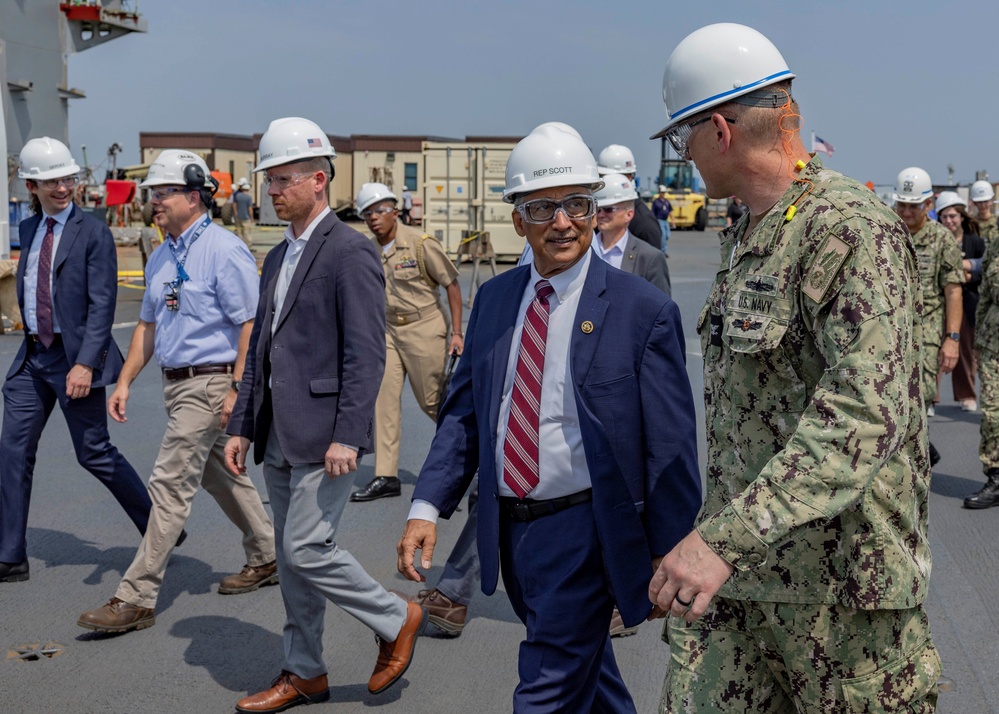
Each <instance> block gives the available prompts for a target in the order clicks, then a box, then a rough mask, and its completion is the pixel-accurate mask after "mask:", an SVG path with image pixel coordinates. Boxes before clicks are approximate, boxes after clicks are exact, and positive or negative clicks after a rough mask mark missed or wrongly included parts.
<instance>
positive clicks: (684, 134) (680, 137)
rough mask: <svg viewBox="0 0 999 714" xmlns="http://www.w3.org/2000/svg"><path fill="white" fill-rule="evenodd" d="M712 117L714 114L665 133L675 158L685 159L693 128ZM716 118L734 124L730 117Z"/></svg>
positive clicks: (674, 127)
mask: <svg viewBox="0 0 999 714" xmlns="http://www.w3.org/2000/svg"><path fill="white" fill-rule="evenodd" d="M714 115H715V113H712V114H708V115H707V116H705V117H701V118H700V119H695V120H694V121H691V122H684V123H682V124H677V125H676V126H673V127H670V128H669V129H668V130H667V131H666V138H667V139H668V140H669V143H670V145H671V146H672V147H673V151H675V152H676V155H677V156H679V157H680V158H686V156H687V142H689V141H690V137H691V135H692V134H693V133H694V128H695V127H698V126H700V125H701V124H704V123H705V122H709V121H711V117H713V116H714ZM718 116H720V117H721V118H722V119H724V120H725V121H727V122H728V123H729V124H735V123H736V121H735V119H733V118H732V117H727V116H724V115H722V114H719V115H718Z"/></svg>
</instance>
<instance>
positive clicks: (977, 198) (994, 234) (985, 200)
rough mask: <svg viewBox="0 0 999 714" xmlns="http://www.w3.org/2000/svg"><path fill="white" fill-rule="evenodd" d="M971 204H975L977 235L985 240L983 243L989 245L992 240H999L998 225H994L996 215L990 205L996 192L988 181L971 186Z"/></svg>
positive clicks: (976, 182) (994, 198)
mask: <svg viewBox="0 0 999 714" xmlns="http://www.w3.org/2000/svg"><path fill="white" fill-rule="evenodd" d="M969 198H970V199H971V202H972V203H973V204H975V209H976V210H977V215H976V216H975V220H976V221H978V235H980V236H981V237H982V238H984V239H985V243H986V244H988V243H991V242H992V239H993V238H999V225H997V223H996V215H995V213H993V211H992V204H993V202H994V201H995V200H996V190H995V189H994V188H993V187H992V184H991V183H989V182H988V181H984V180H979V181H975V182H974V183H973V184H971V191H970V196H969Z"/></svg>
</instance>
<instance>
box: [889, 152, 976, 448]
mask: <svg viewBox="0 0 999 714" xmlns="http://www.w3.org/2000/svg"><path fill="white" fill-rule="evenodd" d="M893 197H894V199H895V213H897V214H898V215H899V218H901V219H902V222H903V223H905V227H906V228H908V229H909V234H910V235H911V236H912V245H913V247H914V248H915V249H916V258H917V262H918V266H919V287H920V288H921V289H922V292H923V351H922V362H923V399H925V400H926V406H927V409H928V410H929V413H930V415H931V416H932V415H933V411H932V408H933V403H934V402H935V401H936V398H937V373H938V372H944V373H947V372H952V371H953V370H954V367H955V366H957V360H958V359H959V357H960V349H961V322H962V318H963V316H964V296H963V293H962V291H961V284H962V283H964V282H965V277H964V255H963V254H962V253H961V246H960V244H958V242H957V241H955V240H954V236H953V235H952V234H951V232H950V231H948V230H947V229H946V228H944V227H943V226H942V225H940V224H939V223H937V222H936V221H933V220H930V217H929V213H930V209H931V208H932V207H933V184H932V182H931V181H930V175H929V174H928V173H926V172H925V171H924V170H923V169H921V168H918V167H916V166H912V167H910V168H907V169H902V171H901V172H899V174H898V178H896V179H895V193H894V194H893ZM930 454H931V457H932V461H933V463H934V464H935V463H936V462H937V461H938V460H939V456H938V455H937V454H936V450H935V449H934V448H933V447H932V445H931V446H930Z"/></svg>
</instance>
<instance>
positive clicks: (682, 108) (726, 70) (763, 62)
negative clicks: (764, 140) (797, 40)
mask: <svg viewBox="0 0 999 714" xmlns="http://www.w3.org/2000/svg"><path fill="white" fill-rule="evenodd" d="M794 77H795V75H794V74H793V73H792V72H791V70H790V69H788V66H787V62H785V61H784V57H783V56H781V53H780V52H779V51H778V49H777V48H776V47H774V44H773V43H772V42H771V41H770V40H768V39H767V38H766V37H764V36H763V35H762V34H760V33H759V32H758V31H756V30H754V29H753V28H751V27H746V26H745V25H738V24H735V23H731V22H722V23H718V24H715V25H708V26H707V27H702V28H701V29H699V30H696V31H694V32H692V33H691V34H689V35H687V37H685V38H684V39H683V40H682V41H681V42H680V44H679V45H677V46H676V49H674V50H673V54H671V55H670V57H669V59H668V60H667V61H666V71H665V72H664V73H663V104H664V105H665V107H666V118H667V120H668V121H667V123H666V126H665V127H663V129H662V131H660V132H658V133H657V134H654V135H653V136H651V137H650V138H652V139H658V138H659V137H661V136H664V135H665V134H666V132H667V131H669V130H670V129H671V128H672V127H674V126H676V125H677V124H679V123H681V122H683V121H684V120H686V119H688V118H689V117H691V116H693V115H695V114H698V113H699V112H703V111H705V110H707V109H710V108H711V107H715V106H718V105H720V104H724V103H726V102H731V101H736V102H738V103H739V104H747V105H750V106H766V107H774V108H776V107H780V106H783V105H784V104H785V103H786V102H787V100H788V98H789V97H788V95H785V94H784V93H783V92H773V91H771V92H767V91H760V90H764V89H765V88H766V87H768V86H770V85H772V84H776V83H778V82H784V81H787V80H791V79H794Z"/></svg>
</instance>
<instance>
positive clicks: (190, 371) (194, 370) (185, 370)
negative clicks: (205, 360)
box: [163, 364, 233, 382]
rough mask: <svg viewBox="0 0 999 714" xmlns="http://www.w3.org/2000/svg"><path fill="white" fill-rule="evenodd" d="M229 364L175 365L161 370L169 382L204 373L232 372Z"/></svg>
mask: <svg viewBox="0 0 999 714" xmlns="http://www.w3.org/2000/svg"><path fill="white" fill-rule="evenodd" d="M232 370H233V365H231V364H199V365H196V366H194V367H177V368H176V369H165V368H164V370H163V376H164V377H166V378H167V379H168V380H169V381H171V382H179V381H180V380H182V379H190V378H191V377H200V376H201V375H204V374H232Z"/></svg>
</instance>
